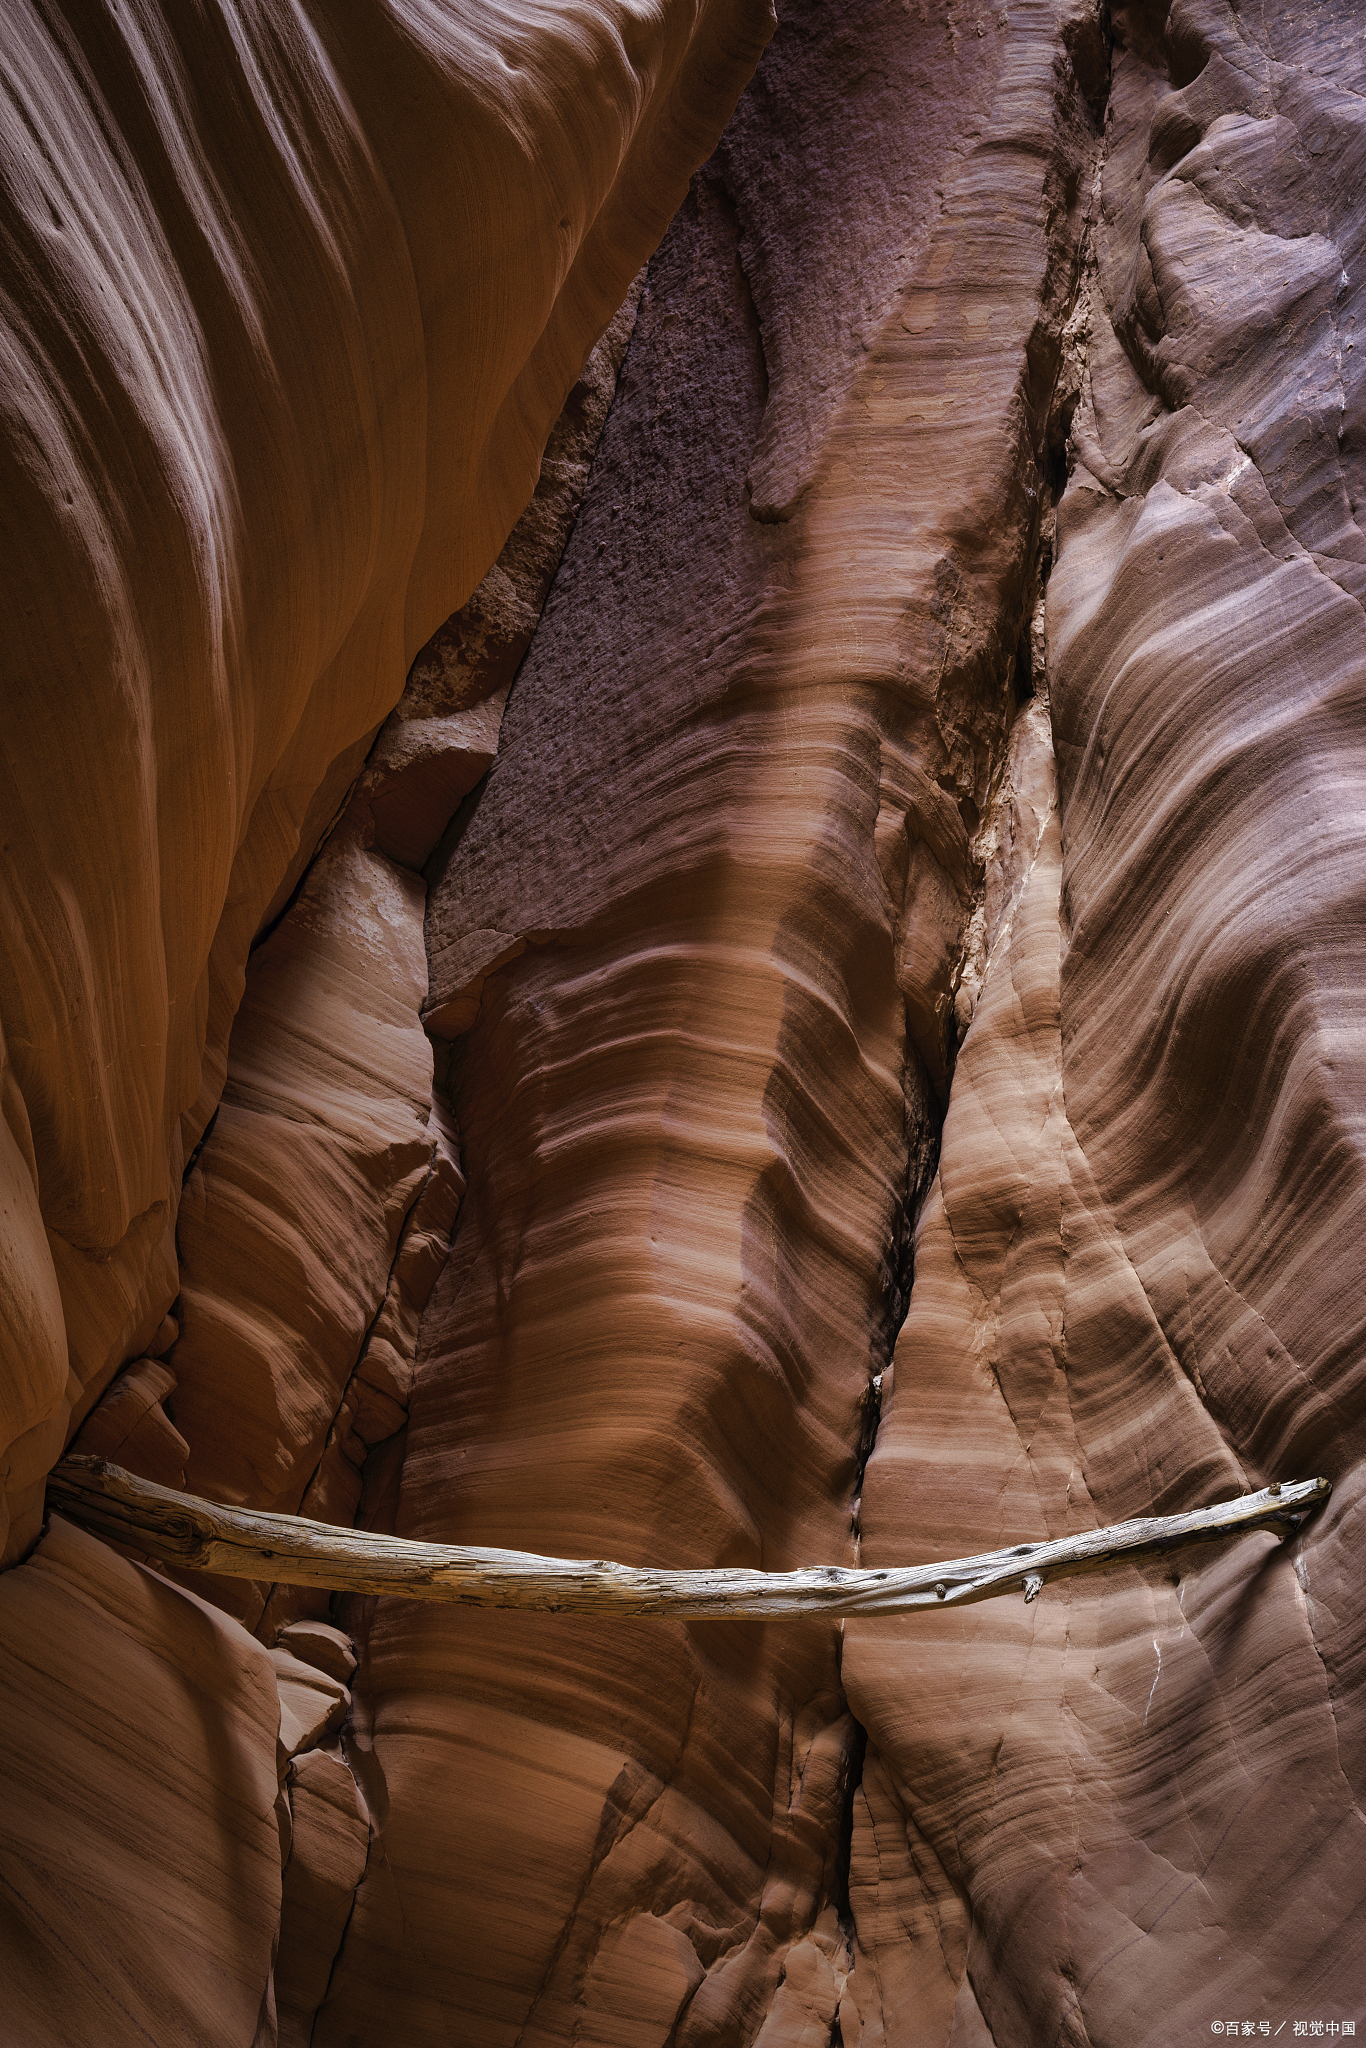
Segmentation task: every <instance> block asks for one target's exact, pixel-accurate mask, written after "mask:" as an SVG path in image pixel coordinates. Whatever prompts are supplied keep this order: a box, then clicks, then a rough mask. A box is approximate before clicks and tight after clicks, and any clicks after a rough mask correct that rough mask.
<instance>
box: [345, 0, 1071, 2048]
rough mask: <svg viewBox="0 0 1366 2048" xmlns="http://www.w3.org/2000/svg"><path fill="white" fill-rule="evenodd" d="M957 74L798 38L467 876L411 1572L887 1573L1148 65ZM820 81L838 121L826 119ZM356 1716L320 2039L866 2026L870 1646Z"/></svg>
mask: <svg viewBox="0 0 1366 2048" xmlns="http://www.w3.org/2000/svg"><path fill="white" fill-rule="evenodd" d="M1074 50H1075V61H1074V56H1073V52H1074ZM870 52H873V53H875V55H874V57H873V58H872V60H871V61H870V58H869V53H870ZM949 54H950V62H949V73H948V77H947V79H946V78H943V77H940V78H936V79H935V80H934V82H933V84H932V83H931V82H930V80H929V79H928V78H926V76H925V74H924V72H923V69H922V65H923V58H924V32H923V30H922V28H921V27H920V25H919V24H918V23H917V22H915V21H914V19H912V18H910V17H908V16H907V15H905V13H904V12H902V11H901V10H899V9H892V8H890V7H885V6H882V5H874V4H867V5H858V6H849V7H846V8H842V9H834V10H832V9H830V8H828V7H822V8H815V7H813V8H811V9H809V10H803V9H793V10H792V12H791V14H790V16H789V18H788V20H786V21H785V22H784V23H783V24H782V25H781V26H780V28H779V31H778V34H777V35H776V37H775V39H774V41H773V43H772V44H771V46H770V49H769V52H768V54H767V55H766V57H765V59H764V61H763V64H762V65H761V68H760V71H759V74H758V76H757V79H756V82H755V85H754V87H753V89H752V91H751V94H750V95H749V97H748V99H747V100H746V102H745V105H744V111H743V113H742V115H741V116H740V117H739V119H738V120H737V122H736V123H735V124H734V125H733V127H732V129H731V130H730V131H729V133H728V135H727V138H726V141H725V144H724V146H723V148H722V150H721V151H720V152H719V153H718V155H717V157H716V158H715V159H713V161H712V163H711V165H710V166H709V167H708V169H707V171H706V173H705V174H703V175H701V176H699V178H698V179H697V180H696V181H695V185H694V188H693V192H692V194H691V196H690V199H689V201H688V202H687V204H686V205H685V206H684V208H683V210H682V212H681V213H680V215H679V216H678V218H677V219H676V221H675V223H674V225H673V227H672V229H671V230H670V233H669V236H668V237H667V239H666V241H665V243H664V245H663V247H662V248H661V250H660V252H659V254H658V256H657V257H656V258H655V259H654V261H653V263H652V264H651V267H650V272H649V276H648V281H647V285H646V289H645V294H644V297H643V299H642V301H641V307H640V312H639V315H638V318H637V323H636V328H635V333H634V335H633V338H632V341H631V345H630V349H629V352H628V354H627V358H626V363H625V366H624V370H623V375H622V382H621V386H620V389H619V391H618V396H617V401H616V405H615V407H614V409H613V411H612V414H611V416H610V418H609V421H608V425H607V429H606V434H605V437H604V440H603V443H602V446H601V449H600V451H599V454H598V458H597V462H596V464H595V467H594V471H593V475H592V479H591V482H590V486H589V490H588V494H587V497H586V499H585V502H584V506H583V510H582V512H581V514H580V517H579V521H578V524H577V527H576V529H575V532H574V535H573V538H572V540H571V543H570V546H569V549H568V551H567V553H566V556H565V559H564V562H563V564H562V566H561V569H560V573H559V576H558V578H557V581H556V583H555V586H554V589H553V591H552V593H551V597H550V601H549V604H548V607H547V610H546V613H545V616H544V618H543V620H542V623H541V626H540V628H539V630H538V632H537V634H536V637H535V639H534V641H533V643H532V647H531V651H530V653H529V655H528V656H527V659H526V661H525V663H524V665H523V667H522V669H521V672H520V674H519V677H518V679H517V682H516V685H515V687H514V689H513V692H512V695H511V697H510V699H509V703H508V708H507V712H506V714H505V718H504V724H503V732H502V738H501V742H500V747H499V753H498V757H497V759H496V761H495V762H494V764H493V767H492V769H491V771H490V774H489V778H488V781H487V784H486V786H485V787H484V789H483V790H482V792H481V793H480V794H479V796H478V798H477V801H475V802H473V803H472V804H471V805H469V806H468V807H467V808H466V809H465V811H464V812H462V813H461V814H459V815H458V816H457V818H456V820H455V823H454V825H453V827H452V830H451V832H450V834H449V835H448V837H447V840H446V842H445V844H444V845H443V847H442V849H441V851H440V853H439V855H438V856H437V859H436V860H435V861H434V863H433V864H432V868H431V870H430V873H431V879H432V890H431V895H430V899H429V907H428V919H427V930H428V950H429V956H430V961H431V992H430V995H429V998H428V1003H427V1009H426V1014H427V1018H428V1021H429V1024H430V1027H431V1028H432V1030H433V1031H434V1032H436V1033H437V1034H442V1035H448V1034H452V1033H455V1034H459V1036H458V1040H457V1044H456V1046H455V1049H454V1052H453V1054H452V1058H451V1068H450V1088H451V1096H452V1102H453V1105H454V1107H455V1109H456V1112H457V1115H458V1118H459V1123H460V1128H461V1134H462V1139H463V1145H464V1166H465V1170H466V1172H467V1174H468V1177H469V1193H468V1195H467V1197H466V1201H465V1205H464V1207H463V1209H462V1212H461V1218H460V1222H459V1225H458V1227H457V1232H456V1237H455V1241H454V1246H453V1251H452V1256H451V1260H450V1262H449V1264H448V1266H447V1268H446V1270H445V1272H444V1274H443V1275H442V1277H441V1279H440V1280H439V1281H438V1283H437V1286H436V1289H435V1291H434V1293H433V1295H432V1298H431V1301H430V1303H429V1305H428V1308H427V1311H426V1313H425V1316H424V1319H423V1325H422V1333H421V1338H420V1343H419V1352H418V1362H417V1370H416V1375H415V1379H414V1385H413V1392H412V1396H411V1400H410V1407H409V1423H408V1437H407V1450H406V1455H405V1459H404V1464H403V1471H402V1484H401V1491H400V1494H399V1500H398V1507H397V1517H396V1526H397V1528H398V1529H399V1531H400V1532H401V1533H404V1534H409V1535H419V1534H420V1535H423V1536H429V1537H441V1538H445V1539H447V1540H451V1541H482V1542H488V1543H496V1544H506V1545H513V1546H520V1547H525V1548H534V1549H538V1550H547V1551H553V1552H561V1553H568V1554H577V1555H589V1556H593V1555H614V1556H618V1557H623V1558H625V1559H627V1560H628V1561H640V1562H644V1561H651V1562H657V1563H676V1564H687V1563H698V1564H701V1563H742V1562H744V1563H753V1564H761V1565H763V1566H766V1567H771V1568H783V1567H785V1566H789V1565H795V1564H798V1563H810V1562H818V1561H822V1560H824V1561H831V1562H839V1561H845V1560H849V1559H851V1558H852V1557H853V1556H854V1555H856V1550H857V1524H856V1515H855V1498H854V1497H855V1494H856V1490H857V1481H858V1462H859V1445H860V1439H861V1435H862V1434H863V1432H864V1429H865V1425H866V1421H867V1418H868V1407H869V1401H870V1383H871V1381H872V1379H873V1376H874V1375H875V1374H876V1373H877V1372H878V1371H879V1370H880V1369H881V1368H882V1366H883V1365H885V1363H886V1361H887V1353H888V1345H889V1341H890V1336H891V1333H892V1330H893V1328H894V1326H895V1323H896V1321H897V1320H898V1319H899V1316H900V1312H901V1308H902V1305H903V1304H902V1301H901V1298H900V1291H901V1290H902V1289H903V1288H904V1285H905V1282H906V1279H907V1277H908V1276H907V1273H906V1270H905V1260H904V1250H905V1229H906V1217H907V1213H908V1208H909V1206H910V1205H911V1204H913V1203H914V1202H915V1201H916V1200H917V1198H918V1194H919V1188H920V1184H921V1181H922V1179H923V1176H924V1174H925V1173H926V1171H927V1167H928V1164H929V1160H930V1156H931V1154H932V1150H933V1146H934V1141H935V1135H936V1133H937V1128H938V1123H939V1119H940V1116H941V1114H942V1105H943V1101H944V1099H945V1096H946V1093H947V1088H948V1080H949V1069H950V1061H951V1056H952V1050H953V1047H954V1045H955V1043H956V1036H955V1027H954V1023H953V1006H954V997H955V990H956V977H957V971H958V967H959V961H960V955H961V951H962V934H963V927H964V924H965V921H966V919H967V916H968V912H969V909H970V905H971V893H972V882H973V873H974V860H973V853H972V847H971V841H972V838H973V835H974V833H975V832H976V831H977V829H978V826H979V825H980V823H981V820H982V818H983V816H984V814H985V812H986V809H987V803H988V795H989V791H990V788H991V785H992V781H993V777H994V774H995V770H996V765H997V762H998V758H999V752H1000V748H1001V745H1002V741H1003V738H1004V734H1005V731H1006V729H1007V726H1008V724H1009V722H1010V718H1011V716H1012V714H1013V712H1014V709H1015V702H1016V680H1017V653H1018V648H1019V644H1020V639H1021V633H1022V628H1023V627H1024V626H1025V624H1026V623H1027V615H1028V610H1029V607H1030V603H1031V601H1032V593H1031V590H1030V573H1031V562H1032V556H1033V547H1034V542H1035V538H1036V530H1037V525H1038V518H1039V507H1040V503H1041V498H1042V494H1043V491H1044V476H1045V471H1046V469H1047V466H1048V465H1047V455H1046V440H1047V431H1048V423H1049V416H1050V409H1051V400H1052V394H1053V386H1054V381H1055V377H1056V374H1057V371H1058V368H1059V364H1060V361H1061V356H1062V328H1063V324H1064V321H1065V318H1066V315H1067V312H1068V309H1069V305H1070V300H1071V296H1072V293H1073V290H1074V287H1075V283H1076V278H1077V274H1078V271H1077V266H1078V254H1079V236H1080V230H1081V224H1082V217H1083V210H1084V204H1085V198H1086V194H1087V192H1088V191H1089V189H1090V183H1091V175H1092V168H1093V162H1094V157H1095V152H1096V148H1097V131H1096V127H1095V122H1094V115H1093V111H1092V108H1091V106H1090V105H1089V104H1088V100H1087V97H1086V92H1085V90H1084V89H1083V85H1082V83H1081V81H1080V80H1079V78H1078V70H1077V66H1078V63H1080V64H1081V66H1082V68H1083V70H1084V71H1085V72H1086V75H1087V81H1088V82H1089V83H1091V84H1093V85H1094V84H1095V83H1096V82H1097V81H1098V80H1099V79H1101V78H1102V77H1103V51H1102V50H1101V47H1100V44H1099V38H1098V32H1097V30H1096V26H1095V23H1094V21H1093V20H1092V19H1090V18H1089V17H1088V16H1087V15H1086V14H1085V13H1084V12H1082V11H1080V10H1075V11H1074V10H1072V9H1070V8H1060V7H1054V6H1052V5H1040V6H1037V7H1034V8H1031V9H1022V10H1019V11H1018V13H1016V14H1013V15H1012V17H1011V21H1010V23H1009V24H1008V25H1006V26H1002V25H1001V24H999V23H995V22H993V23H992V24H991V26H990V30H989V33H984V34H983V35H982V36H980V37H978V36H976V35H974V36H972V37H971V38H964V39H963V42H962V47H961V49H960V50H959V51H958V52H957V53H952V52H950V53H949ZM808 93H810V94H812V95H813V96H814V97H815V99H816V101H817V103H818V104H821V105H826V106H833V105H835V104H837V105H838V106H839V107H840V109H841V112H842V119H841V121H839V122H836V121H834V120H833V119H831V120H828V121H824V122H814V121H813V122H812V123H810V124H805V123H803V122H802V121H801V120H799V119H797V118H795V110H796V109H799V108H801V107H802V106H803V105H804V104H805V101H806V98H807V95H808ZM893 108H896V109H898V110H899V111H898V114H897V118H896V120H895V122H893V121H892V120H891V118H890V114H891V110H892V109H893ZM879 144H880V145H881V147H882V148H883V150H884V152H886V154H885V155H884V158H883V159H882V160H881V162H880V165H879V176H878V177H877V178H876V179H875V180H873V181H872V182H871V183H870V184H869V186H868V187H867V188H866V189H865V188H864V187H863V186H862V185H859V184H858V183H857V176H856V169H857V167H858V166H861V165H862V164H863V163H864V162H866V161H868V160H869V159H870V158H871V156H872V153H873V151H874V150H875V148H876V147H877V146H878V145H879ZM775 166H776V168H775ZM936 180H937V181H938V182H939V185H940V191H941V195H942V196H941V197H940V198H939V200H938V203H937V204H936V203H935V202H934V201H933V200H932V199H931V197H930V195H931V194H932V193H933V191H934V187H935V183H936ZM908 188H914V189H915V190H917V191H919V192H923V193H924V194H925V204H924V206H923V207H921V208H917V209H915V210H914V211H911V210H909V209H908V208H907V205H906V203H905V198H904V194H905V192H906V190H907V189H908ZM821 193H828V194H830V195H831V204H830V206H829V207H828V208H827V207H826V206H824V205H822V204H819V203H817V201H816V200H814V199H813V196H812V195H819V194H821ZM870 278H872V279H875V280H877V282H876V284H871V283H870ZM836 338H837V339H836ZM817 364H819V366H820V367H819V374H820V375H821V377H822V378H823V381H824V397H823V398H822V400H821V402H820V403H819V404H816V403H814V402H813V398H812V391H811V382H812V378H813V376H814V375H815V374H816V366H817ZM779 447H780V448H781V450H782V463H781V464H780V465H777V466H776V467H775V464H774V462H773V461H772V460H771V459H770V453H769V451H770V450H772V449H776V448H779ZM357 1686H358V1690H357V1707H356V1716H355V1720H354V1724H353V1735H354V1739H355V1742H356V1745H357V1750H358V1769H359V1770H360V1772H361V1775H362V1779H363V1782H364V1783H365V1784H366V1787H367V1793H368V1796H369V1799H370V1805H371V1810H372V1812H373V1813H374V1814H375V1816H376V1826H377V1835H376V1841H375V1844H374V1847H373V1848H372V1852H371V1858H370V1863H369V1866H368V1868H367V1871H366V1875H365V1879H364V1881H363V1883H362V1885H361V1887H360V1889H359V1892H358V1894H357V1899H356V1908H355V1912H354V1914H353V1916H352V1919H351V1922H350V1924H349V1926H348V1929H347V1933H346V1938H345V1941H344V1943H343V1946H342V1949H341V1954H340V1957H339V1959H338V1963H337V1967H336V1970H335V1972H334V1976H333V1980H332V1986H331V1990H330V1992H329V1995H328V1999H327V2001H326V2003H325V2004H324V2006H323V2008H322V2010H321V2012H320V2014H319V2019H318V2025H317V2030H316V2033H315V2039H316V2040H318V2041H319V2042H327V2043H343V2042H346V2043H351V2042H361V2041H367V2040H372V2039H375V2038H377V2036H378V2035H379V2034H380V2032H381V2030H382V2028H383V2026H384V2025H386V2024H387V2025H391V2026H394V2025H401V2028H402V2031H403V2032H404V2035H405V2038H409V2039H412V2040H415V2041H426V2040H431V2041H433V2042H435V2041H439V2040H445V2039H450V2038H452V2037H454V2038H458V2039H470V2040H475V2039H477V2040H479V2041H481V2042H490V2043H492V2042H506V2043H508V2044H509V2048H511V2044H513V2043H514V2042H518V2041H520V2042H523V2043H526V2044H530V2043H532V2042H551V2041H565V2042H568V2041H570V2040H573V2039H593V2040H607V2039H611V2040H620V2041H622V2042H627V2041H629V2042H633V2043H635V2042H641V2043H643V2042H654V2043H657V2044H660V2048H662V2044H663V2043H664V2042H665V2041H666V2040H667V2041H672V2042H676V2043H679V2044H682V2043H696V2044H701V2043H704V2042H706V2043H710V2042H720V2041H727V2042H729V2041H733V2042H736V2043H739V2042H742V2041H744V2042H749V2041H753V2040H755V2039H762V2040H764V2041H765V2042H766V2043H767V2044H769V2048H773V2044H775V2043H777V2042H780V2041H791V2042H795V2041H798V2040H802V2039H806V2038H810V2039H813V2040H814V2039H819V2040H820V2041H822V2042H824V2041H827V2040H828V2039H829V2038H830V2037H831V2029H832V2026H834V2025H835V2024H836V2021H837V2017H838V2014H839V2013H840V2011H841V2007H842V2005H847V2003H848V1980H849V1969H850V1963H851V1953H850V1949H849V1945H848V1923H847V1920H846V1921H845V1922H844V1923H841V1920H840V1917H839V1916H840V1909H841V1906H842V1903H843V1901H842V1887H841V1878H840V1863H841V1847H840V1842H841V1827H842V1820H843V1816H844V1813H845V1809H846V1805H847V1799H848V1791H849V1784H850V1778H851V1772H852V1770H853V1768H854V1765H855V1757H856V1740H855V1730H854V1728H853V1726H852V1724H851V1722H850V1721H849V1719H848V1716H847V1714H846V1711H845V1707H844V1701H843V1697H842V1693H841V1688H840V1679H839V1639H838V1635H837V1633H836V1631H835V1630H833V1629H832V1628H830V1627H829V1626H828V1625H812V1626H810V1627H807V1628H800V1627H791V1626H783V1627H780V1626H776V1625H775V1626H772V1627H766V1628H764V1627H757V1626H756V1627H748V1626H744V1627H742V1626H734V1625H732V1626H728V1627H724V1628H722V1627H717V1626H712V1627H710V1628H707V1627H688V1628H685V1627H677V1628H670V1627H666V1626H663V1625H660V1624H652V1625H645V1624H639V1625H630V1626H628V1625H625V1624H617V1625H613V1626H611V1627H593V1626H589V1625H582V1624H577V1623H570V1622H568V1621H564V1622H558V1623H556V1622H550V1623H547V1622H545V1621H540V1620H529V1619H524V1618H516V1617H512V1616H499V1615H487V1616H481V1615H475V1614H460V1615H455V1614H451V1613H444V1612H438V1611H437V1610H431V1611H429V1612H418V1611H417V1610H416V1609H413V1610H408V1609H405V1608H404V1607H403V1606H402V1605H401V1604H398V1603H380V1605H379V1608H378V1611H377V1612H376V1613H375V1614H374V1616H373V1619H372V1620H371V1621H370V1623H369V1627H368V1632H367V1641H366V1653H365V1658H364V1661H363V1664H362V1668H361V1671H360V1673H359V1674H358V1680H357Z"/></svg>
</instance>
